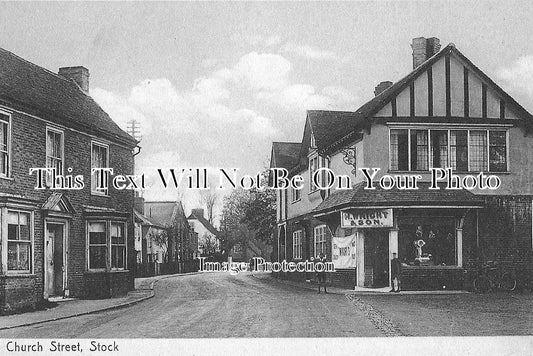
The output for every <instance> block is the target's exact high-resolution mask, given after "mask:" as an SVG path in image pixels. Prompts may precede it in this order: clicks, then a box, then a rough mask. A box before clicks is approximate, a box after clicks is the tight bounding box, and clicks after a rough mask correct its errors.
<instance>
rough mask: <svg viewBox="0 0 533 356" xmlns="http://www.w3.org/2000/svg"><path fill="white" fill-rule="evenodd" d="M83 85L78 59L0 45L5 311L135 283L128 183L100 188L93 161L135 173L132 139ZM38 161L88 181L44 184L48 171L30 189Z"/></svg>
mask: <svg viewBox="0 0 533 356" xmlns="http://www.w3.org/2000/svg"><path fill="white" fill-rule="evenodd" d="M88 91H89V72H88V70H87V69H86V68H84V67H68V68H61V69H60V70H59V74H55V73H52V72H50V71H48V70H46V69H44V68H42V67H39V66H37V65H35V64H33V63H30V62H28V61H26V60H24V59H22V58H20V57H17V56H16V55H14V54H12V53H10V52H8V51H6V50H3V49H0V241H1V244H0V251H1V253H0V310H1V311H2V312H9V311H12V310H16V309H31V308H35V307H36V306H37V305H38V304H39V303H40V302H42V301H43V300H45V299H48V298H52V297H67V296H70V297H77V298H105V297H111V296H116V295H121V294H125V293H126V292H127V291H128V290H131V289H132V288H133V273H132V272H131V268H132V267H134V265H135V250H134V238H133V221H132V216H133V191H131V190H116V189H113V188H111V189H107V190H102V189H97V186H96V185H95V184H96V180H95V179H91V178H92V177H91V168H105V167H111V168H113V170H114V173H115V174H133V165H134V156H133V152H134V148H135V146H136V145H137V141H136V140H134V139H133V138H132V137H131V136H129V135H128V134H126V133H125V132H124V131H122V130H121V129H120V128H119V127H118V126H117V125H116V124H115V123H114V122H113V121H112V120H111V118H110V117H109V116H108V115H107V114H106V113H105V112H104V111H103V110H102V109H101V108H100V106H98V104H96V102H95V101H94V100H93V99H92V98H91V97H90V96H89V94H88ZM41 167H47V168H53V171H54V172H55V173H56V174H60V175H74V176H75V175H82V176H83V177H84V185H85V186H84V188H83V189H80V190H64V189H50V188H51V185H52V180H53V177H51V176H46V179H45V181H46V184H45V185H46V187H45V188H44V189H35V187H36V186H37V177H36V173H34V174H32V175H29V170H30V168H41ZM102 178H104V179H109V176H103V177H102ZM60 181H61V179H59V178H58V179H57V180H56V182H58V183H60Z"/></svg>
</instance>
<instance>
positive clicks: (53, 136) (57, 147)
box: [46, 127, 65, 184]
mask: <svg viewBox="0 0 533 356" xmlns="http://www.w3.org/2000/svg"><path fill="white" fill-rule="evenodd" d="M64 154H65V149H64V136H63V131H61V130H57V129H53V128H50V127H47V128H46V168H53V169H54V170H55V173H56V175H63V173H64V172H63V166H64ZM47 177H48V179H47V182H48V183H49V184H51V182H52V180H51V179H52V175H48V176H47Z"/></svg>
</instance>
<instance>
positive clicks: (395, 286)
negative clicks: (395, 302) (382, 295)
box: [390, 252, 402, 293]
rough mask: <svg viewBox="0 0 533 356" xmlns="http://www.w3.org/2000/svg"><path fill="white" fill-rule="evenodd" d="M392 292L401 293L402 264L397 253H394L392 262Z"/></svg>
mask: <svg viewBox="0 0 533 356" xmlns="http://www.w3.org/2000/svg"><path fill="white" fill-rule="evenodd" d="M390 264H391V284H392V289H391V290H390V291H391V292H396V293H399V292H400V275H401V274H402V263H401V262H400V260H399V259H398V254H397V253H396V252H393V253H392V260H391V263H390Z"/></svg>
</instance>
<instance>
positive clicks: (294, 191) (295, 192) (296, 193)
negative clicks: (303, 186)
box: [291, 188, 301, 203]
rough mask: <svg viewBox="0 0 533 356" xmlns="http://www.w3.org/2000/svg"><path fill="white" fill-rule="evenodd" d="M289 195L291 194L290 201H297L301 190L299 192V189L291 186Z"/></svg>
mask: <svg viewBox="0 0 533 356" xmlns="http://www.w3.org/2000/svg"><path fill="white" fill-rule="evenodd" d="M291 195H292V202H293V203H294V202H297V201H298V200H300V199H301V192H300V189H294V188H291Z"/></svg>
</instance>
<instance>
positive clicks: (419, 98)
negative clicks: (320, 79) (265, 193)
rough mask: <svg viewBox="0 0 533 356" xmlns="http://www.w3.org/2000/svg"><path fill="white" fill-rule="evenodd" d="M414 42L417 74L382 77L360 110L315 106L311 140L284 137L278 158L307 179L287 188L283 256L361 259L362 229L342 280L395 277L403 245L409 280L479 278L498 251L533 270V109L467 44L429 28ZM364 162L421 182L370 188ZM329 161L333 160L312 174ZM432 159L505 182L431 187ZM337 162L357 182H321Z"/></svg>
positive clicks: (431, 284) (420, 285)
mask: <svg viewBox="0 0 533 356" xmlns="http://www.w3.org/2000/svg"><path fill="white" fill-rule="evenodd" d="M411 47H412V51H413V52H412V59H413V71H412V72H410V73H409V74H408V75H407V76H405V77H404V78H402V79H401V80H399V81H397V82H396V83H392V82H390V81H384V82H381V83H380V84H378V85H377V87H376V88H375V91H374V94H375V97H374V98H373V99H371V100H370V101H368V102H367V103H365V104H364V105H363V106H361V107H360V108H359V109H357V110H355V111H353V112H340V111H316V110H313V111H308V113H307V118H306V121H305V127H304V132H303V139H302V141H301V142H293V143H290V142H275V143H274V144H273V147H272V154H271V167H280V168H285V169H287V170H288V171H289V173H290V175H296V174H299V175H302V176H303V177H305V185H304V188H303V189H301V190H295V189H291V190H281V191H279V192H278V196H277V206H278V208H277V221H278V228H277V231H276V232H275V234H276V237H277V238H276V240H275V241H277V243H276V244H275V246H274V247H275V249H276V250H275V251H274V257H276V258H277V259H278V260H279V261H282V260H284V259H286V260H287V261H298V260H305V259H310V258H311V257H314V256H317V255H318V254H319V253H325V254H326V255H327V258H328V260H329V261H333V262H334V263H335V262H336V261H339V260H340V259H341V257H343V258H344V257H350V256H341V255H340V252H339V250H338V249H337V248H338V245H339V244H340V242H339V241H346V239H350V242H351V243H350V244H347V245H346V247H349V249H346V250H343V251H351V252H350V253H351V257H352V258H351V259H350V258H346V260H347V261H351V263H353V264H352V265H349V266H348V267H346V268H337V272H335V273H334V274H333V275H332V276H331V278H332V282H333V283H334V284H337V285H343V286H345V287H353V286H354V285H357V286H361V287H386V286H390V278H389V276H390V259H391V256H392V253H397V254H398V257H399V259H400V260H401V261H402V263H403V265H404V268H403V276H402V283H403V288H404V289H440V288H447V289H463V288H469V283H470V281H471V276H472V275H473V273H470V272H473V271H475V270H476V268H477V267H478V266H479V265H480V264H482V263H484V262H487V261H498V262H499V263H501V264H502V265H505V266H507V267H508V268H510V269H514V270H516V271H524V270H526V269H527V268H529V267H528V264H530V263H531V252H532V243H533V242H532V197H533V188H532V187H533V185H532V183H533V160H532V156H531V152H532V150H533V138H532V130H531V129H532V127H533V125H532V124H533V118H532V116H531V114H530V113H529V112H527V111H526V110H525V109H524V108H523V107H522V106H520V104H518V103H517V102H516V101H515V100H514V99H513V98H512V97H510V96H509V95H508V94H507V93H506V92H505V91H503V90H502V89H501V88H500V87H499V86H498V85H497V84H496V83H494V81H493V80H492V79H490V78H489V77H488V76H487V75H486V74H484V73H483V72H482V71H481V70H480V69H479V68H478V67H476V66H475V65H474V64H473V63H472V62H471V61H470V60H469V59H468V58H466V57H465V56H464V55H463V54H462V53H461V52H460V51H459V50H458V49H457V48H456V46H455V45H453V44H449V45H448V46H446V47H444V48H443V49H442V50H441V46H440V41H439V40H438V39H437V38H423V37H421V38H415V39H413V42H412V44H411ZM362 167H366V168H370V169H372V168H378V169H379V171H378V172H377V173H376V175H375V176H374V177H373V181H375V182H378V181H379V180H380V179H381V178H382V177H384V176H385V175H392V176H394V175H397V176H405V175H408V174H412V175H419V176H420V177H421V180H420V183H419V184H418V189H413V190H404V189H398V187H397V186H396V187H394V188H392V189H382V188H380V186H379V185H378V188H376V189H375V190H366V189H364V186H365V185H366V178H365V176H364V174H363V173H362V171H361V170H360V169H359V168H362ZM321 168H326V169H327V170H326V169H324V170H323V171H322V173H320V174H318V175H317V179H318V180H317V181H316V182H311V177H312V176H314V174H315V172H316V171H317V170H319V169H321ZM432 168H443V169H446V168H452V169H453V171H454V173H455V174H456V175H457V176H459V178H460V180H462V179H463V178H465V177H467V176H477V175H478V174H479V173H480V172H485V173H486V174H487V175H494V176H497V177H498V178H499V179H500V181H501V186H500V188H499V189H495V190H490V189H479V188H476V189H471V190H466V189H454V190H446V189H443V188H441V189H429V183H430V181H431V174H430V170H431V169H432ZM328 170H329V171H328ZM328 172H333V173H334V175H335V176H336V177H339V176H341V175H343V176H346V177H349V178H350V179H351V181H350V184H349V185H348V188H349V189H344V190H336V189H333V188H331V189H327V190H322V189H318V187H317V184H318V185H323V186H327V184H328V183H329V182H330V178H331V176H330V175H329V173H328ZM470 179H471V178H468V180H469V181H470ZM315 183H316V184H315ZM469 184H470V183H469ZM333 237H335V241H334V242H333V243H332V238H333ZM343 239H344V240H343ZM420 241H422V242H420ZM334 249H335V251H333V250H334ZM284 277H286V278H299V279H305V278H307V279H309V278H310V275H309V274H307V275H305V274H303V273H288V274H287V275H286V276H284Z"/></svg>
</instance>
